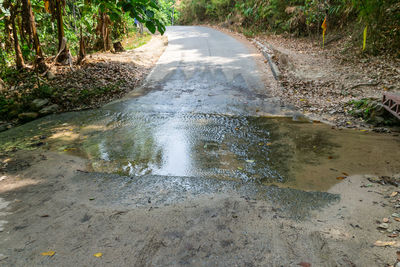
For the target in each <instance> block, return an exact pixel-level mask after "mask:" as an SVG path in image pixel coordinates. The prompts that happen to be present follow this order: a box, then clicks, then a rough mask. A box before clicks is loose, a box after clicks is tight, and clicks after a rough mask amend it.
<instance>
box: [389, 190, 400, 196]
mask: <svg viewBox="0 0 400 267" xmlns="http://www.w3.org/2000/svg"><path fill="white" fill-rule="evenodd" d="M398 193H399V192H397V191H394V192H393V193H391V194H390V196H391V197H395V196H397V194H398Z"/></svg>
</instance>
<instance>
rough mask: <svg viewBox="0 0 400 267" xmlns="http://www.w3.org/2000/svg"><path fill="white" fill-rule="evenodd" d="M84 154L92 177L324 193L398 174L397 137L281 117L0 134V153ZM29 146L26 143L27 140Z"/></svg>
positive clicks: (94, 121)
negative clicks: (201, 180) (357, 178)
mask: <svg viewBox="0 0 400 267" xmlns="http://www.w3.org/2000/svg"><path fill="white" fill-rule="evenodd" d="M43 135H44V136H45V137H46V139H45V140H46V145H45V146H44V147H48V148H50V149H55V150H61V151H67V152H69V153H78V154H80V155H85V156H87V157H88V158H89V159H90V160H91V164H92V168H93V169H94V170H95V171H98V172H108V173H117V174H122V175H128V176H142V175H148V174H152V175H162V176H182V177H208V178H216V179H219V180H233V181H238V182H243V183H246V182H254V183H256V184H276V185H279V186H281V187H291V188H299V189H304V190H327V189H329V188H330V187H331V186H332V185H333V184H335V183H337V182H338V180H337V179H336V178H337V177H340V176H345V175H352V174H362V173H370V174H373V173H377V174H381V175H383V174H391V173H393V172H399V171H400V167H399V163H398V162H397V161H396V160H395V159H396V158H400V149H393V148H394V147H400V142H399V138H398V137H393V136H385V135H378V134H374V133H366V132H359V131H354V130H350V131H349V130H342V131H339V130H333V129H331V128H330V127H329V126H327V125H323V124H319V123H314V124H311V123H298V122H293V121H291V120H290V119H286V118H265V117H236V116H226V115H216V114H176V113H151V112H147V113H143V112H136V111H130V112H127V113H122V112H112V111H110V110H98V111H89V112H80V113H66V114H63V115H61V116H50V117H48V118H43V119H41V120H38V121H35V122H32V123H28V124H26V125H23V126H21V127H18V128H15V129H12V130H10V131H7V132H4V133H2V134H1V135H0V137H1V138H2V140H4V141H3V142H2V143H1V146H2V147H3V149H4V148H6V147H8V148H9V147H12V146H19V147H24V146H25V147H26V146H35V140H36V139H37V140H39V139H40V137H41V136H43ZM32 140H33V141H32Z"/></svg>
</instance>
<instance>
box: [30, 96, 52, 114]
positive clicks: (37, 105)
mask: <svg viewBox="0 0 400 267" xmlns="http://www.w3.org/2000/svg"><path fill="white" fill-rule="evenodd" d="M48 103H49V100H48V99H39V98H37V99H35V100H33V101H32V103H31V106H32V109H34V110H35V111H36V110H40V109H42V108H43V107H44V106H46V105H47V104H48Z"/></svg>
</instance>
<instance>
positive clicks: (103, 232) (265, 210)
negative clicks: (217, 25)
mask: <svg viewBox="0 0 400 267" xmlns="http://www.w3.org/2000/svg"><path fill="white" fill-rule="evenodd" d="M167 36H168V40H169V45H168V47H167V49H166V50H165V53H164V54H163V55H162V57H161V58H160V60H159V62H158V63H157V66H156V67H155V68H154V69H153V71H152V72H151V73H150V75H149V76H148V78H147V81H146V83H145V84H144V86H143V87H142V88H140V89H139V90H133V91H132V93H131V94H130V95H128V96H127V97H126V98H125V99H123V100H121V101H117V102H114V103H111V104H108V105H106V106H104V107H103V108H100V109H98V110H90V111H83V112H72V113H65V114H59V115H52V116H48V117H45V118H42V119H39V120H36V121H33V122H31V123H27V124H25V125H23V126H21V127H18V128H14V129H11V130H9V131H7V132H5V133H0V138H1V140H2V142H1V144H0V145H1V148H2V149H4V148H7V147H8V148H9V147H18V148H19V149H20V150H19V151H17V152H15V155H16V156H15V157H16V158H18V159H19V160H18V161H13V160H12V159H10V160H9V162H8V165H7V166H8V167H7V170H8V173H7V177H6V178H4V179H6V180H5V184H4V185H1V186H0V194H1V195H0V197H1V198H0V208H1V212H2V213H1V214H0V217H1V221H0V227H1V232H0V237H1V241H0V261H1V263H2V264H1V265H2V266H297V264H298V263H300V262H310V263H312V266H352V265H351V263H356V264H357V266H366V265H365V264H367V263H371V262H374V263H377V264H378V263H379V264H380V263H382V262H381V261H379V260H380V259H377V257H375V256H374V255H376V253H377V252H376V251H374V250H373V249H372V248H371V246H370V244H371V243H373V242H374V241H375V240H376V239H377V238H379V233H378V232H377V231H374V229H375V225H374V224H375V221H374V220H372V221H373V222H372V224H371V223H370V222H369V221H367V220H366V219H365V218H366V217H368V218H369V217H370V214H374V215H375V216H376V217H377V218H382V217H384V216H385V215H387V213H388V212H390V211H388V209H389V208H388V207H386V208H382V207H381V206H379V205H375V206H374V205H372V204H368V205H366V204H365V203H373V202H376V203H378V202H379V201H382V199H383V195H384V193H382V192H380V194H373V193H368V191H367V190H369V187H367V186H365V183H364V182H363V181H364V180H365V179H364V176H362V175H361V174H368V173H376V174H378V173H379V174H380V175H391V174H393V173H396V172H399V171H400V166H399V163H398V162H397V161H393V160H392V159H393V158H400V151H396V150H395V151H393V147H395V146H398V142H399V141H398V139H396V138H395V137H390V136H384V135H378V134H374V133H364V132H355V131H345V130H343V131H338V130H332V129H331V127H330V126H327V125H324V124H321V123H309V122H304V121H303V122H298V121H293V119H292V116H293V114H296V113H295V112H294V111H292V110H291V109H289V108H287V107H284V106H283V105H282V103H281V101H280V100H279V99H275V98H272V97H270V96H269V90H270V89H271V88H272V86H275V82H274V80H273V78H272V75H271V73H269V71H268V69H267V68H266V65H263V64H262V60H261V59H260V58H259V55H258V54H257V52H256V51H254V50H253V49H252V48H251V46H250V44H248V43H246V41H245V40H238V39H236V38H233V37H231V36H229V35H226V34H223V33H221V32H218V31H216V30H213V29H210V28H207V27H169V28H168V30H167ZM42 137H43V138H44V139H45V142H46V143H45V144H44V141H42V140H44V139H43V138H42ZM38 145H40V146H41V147H42V148H41V149H40V150H35V151H29V150H31V149H32V147H37V146H38ZM344 172H348V174H347V175H346V178H344V181H342V180H339V179H337V177H338V176H340V175H341V176H343V175H344V174H343V173H344ZM347 176H348V177H347ZM2 179H3V178H2ZM363 179H364V180H363ZM8 180H10V181H12V182H7V181H8ZM0 182H3V183H4V181H0ZM375 190H380V189H379V188H376V189H375ZM369 191H371V190H369ZM381 191H382V190H381ZM371 192H372V191H371ZM355 222H356V223H357V225H358V224H359V225H360V227H362V228H363V229H365V231H364V232H360V231H359V228H354V227H351V226H350V224H351V225H354V224H355ZM352 236H354V237H355V236H356V237H357V238H352ZM374 239H375V240H374ZM45 251H55V252H56V254H55V255H54V256H51V257H49V256H42V255H41V254H40V253H41V252H45ZM99 252H101V253H102V257H100V258H97V257H94V256H93V254H95V253H99ZM390 255H391V251H389V250H386V252H385V253H384V256H382V257H384V258H385V259H390ZM303 266H306V265H303Z"/></svg>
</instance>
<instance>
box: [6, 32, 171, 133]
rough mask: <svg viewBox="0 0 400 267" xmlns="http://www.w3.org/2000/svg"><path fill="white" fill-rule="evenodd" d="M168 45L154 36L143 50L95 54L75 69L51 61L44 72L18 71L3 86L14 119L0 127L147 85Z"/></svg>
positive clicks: (85, 106) (85, 105) (79, 107)
mask: <svg viewBox="0 0 400 267" xmlns="http://www.w3.org/2000/svg"><path fill="white" fill-rule="evenodd" d="M167 43H168V40H167V38H166V37H165V36H161V35H154V36H152V38H151V40H150V41H149V42H148V43H147V44H145V45H143V46H141V47H139V48H136V49H133V50H127V51H123V52H118V53H111V52H107V53H94V54H91V55H88V56H87V57H86V58H85V60H84V61H83V62H82V63H81V64H74V65H73V66H72V67H71V66H64V65H58V64H54V63H53V62H52V61H51V60H50V59H49V62H48V65H49V66H50V67H51V68H50V69H49V71H48V72H46V74H44V75H35V74H34V73H33V72H29V71H26V72H22V73H19V74H18V73H14V74H12V76H15V75H17V76H16V77H14V78H15V79H14V78H10V83H9V84H8V85H6V84H4V83H3V84H4V87H5V88H3V89H1V88H0V89H1V90H0V93H1V94H2V95H4V98H5V99H8V101H7V100H6V101H7V102H6V103H5V104H4V106H5V108H6V109H7V112H8V114H7V115H5V116H8V117H9V119H8V120H5V121H0V131H1V130H6V129H7V128H10V127H13V126H15V125H18V124H20V123H23V122H27V121H30V120H33V119H35V118H38V117H41V116H45V115H47V114H51V113H56V112H66V111H76V110H83V109H90V108H97V107H100V106H102V105H104V104H106V103H108V102H111V101H113V100H115V99H119V98H121V97H123V96H124V95H126V94H127V93H128V92H130V91H132V90H133V89H135V88H137V87H139V86H140V85H141V84H142V82H143V81H144V79H145V78H146V76H147V74H148V73H149V72H150V70H151V69H152V67H153V66H154V65H155V63H156V62H157V60H158V58H159V57H160V56H161V55H162V53H163V52H164V50H165V47H166V45H167ZM32 75H33V76H32ZM11 99H12V101H11V102H10V100H11ZM2 109H3V108H2ZM0 113H1V112H0ZM0 115H1V114H0Z"/></svg>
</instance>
